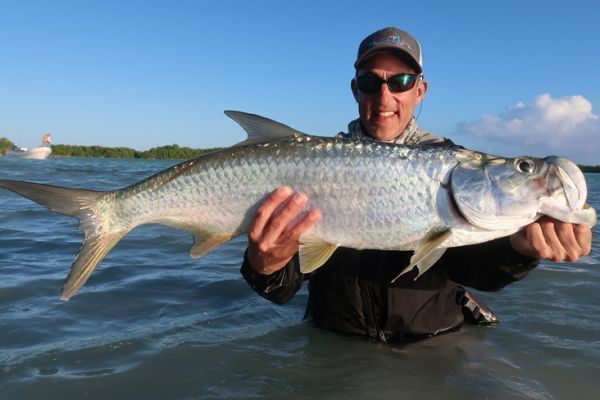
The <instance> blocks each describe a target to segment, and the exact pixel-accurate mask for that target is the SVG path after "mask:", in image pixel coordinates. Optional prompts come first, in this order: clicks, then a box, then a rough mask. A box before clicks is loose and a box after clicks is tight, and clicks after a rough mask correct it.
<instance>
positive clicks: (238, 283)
mask: <svg viewBox="0 0 600 400" xmlns="http://www.w3.org/2000/svg"><path fill="white" fill-rule="evenodd" d="M171 164H172V162H165V161H147V160H98V159H59V158H55V159H50V160H47V161H45V162H43V164H42V163H40V162H37V163H36V162H26V161H23V160H14V159H7V158H0V178H1V179H4V178H10V179H18V180H31V181H38V182H47V183H53V184H58V185H64V186H71V187H86V188H95V189H102V190H110V189H115V188H118V187H121V186H125V185H129V184H131V183H134V182H136V181H138V180H140V179H141V178H143V177H146V176H148V175H150V174H152V173H154V172H157V171H158V170H160V169H162V168H165V167H167V166H169V165H171ZM587 177H588V184H589V192H590V198H589V201H588V202H589V203H591V204H592V206H594V207H595V208H597V209H599V208H600V203H599V200H598V199H599V195H600V176H598V175H588V176H587ZM74 224H75V221H74V220H72V219H70V218H68V217H64V216H57V215H54V214H52V213H49V212H47V211H46V210H43V209H41V208H40V207H38V206H37V205H35V204H34V203H31V202H29V201H27V200H25V199H22V198H20V197H18V196H16V195H13V194H11V193H8V192H5V191H0V249H1V251H0V274H1V276H2V280H0V316H1V321H2V325H1V327H2V333H0V341H1V344H2V346H1V347H0V387H1V389H2V390H0V399H4V398H6V399H15V398H18V399H29V398H31V399H33V398H42V397H44V398H46V397H48V394H49V393H51V394H52V395H51V396H50V397H52V398H100V399H104V398H127V399H134V398H158V399H175V398H181V399H184V398H273V399H275V398H277V399H280V398H282V397H288V398H309V397H310V398H340V399H365V398H373V397H375V396H376V397H377V398H382V399H387V398H399V397H403V398H431V399H433V398H435V399H438V398H444V399H465V398H467V399H470V398H473V399H479V398H489V399H506V398H522V399H562V398H595V397H596V396H597V392H598V390H599V389H600V382H598V376H600V339H598V334H597V332H598V331H600V309H599V308H600V268H599V260H600V246H599V243H598V236H597V235H596V236H595V237H594V242H593V251H592V254H591V255H590V256H589V257H585V258H584V259H582V260H581V262H578V263H577V264H566V263H546V262H544V263H542V266H541V267H539V268H537V269H536V270H535V271H534V272H533V273H532V274H531V276H530V277H529V278H528V279H526V280H525V281H523V282H520V283H518V284H515V285H512V286H510V287H508V288H507V289H505V290H503V291H501V292H499V293H480V294H479V295H480V296H481V297H482V298H484V299H485V300H486V302H487V303H488V304H489V305H490V306H491V307H492V308H493V309H494V311H495V312H496V313H497V314H498V315H499V316H500V319H501V321H502V322H501V323H500V324H498V325H496V326H494V327H476V326H466V327H464V328H463V329H460V330H459V331H457V332H453V333H450V334H447V335H443V336H440V337H436V338H433V339H430V340H427V341H424V342H418V343H413V344H410V345H405V346H389V345H381V344H378V343H375V342H371V341H368V340H364V339H357V338H350V337H346V336H342V335H337V334H333V333H329V332H323V331H320V330H317V329H315V328H313V327H312V326H311V325H310V324H309V323H306V322H303V321H302V316H303V313H304V306H305V303H306V292H305V291H304V289H303V290H302V291H301V292H300V293H299V295H298V296H297V297H296V298H295V299H294V300H293V301H292V302H291V303H289V304H287V305H285V306H275V305H272V304H270V303H268V302H267V301H265V300H263V299H261V298H260V297H258V296H256V295H255V294H254V293H253V292H252V291H251V290H250V289H249V288H248V287H247V285H246V283H245V282H243V280H242V279H241V277H240V275H239V272H238V269H239V263H240V259H241V257H242V253H243V249H244V247H245V240H244V238H239V239H236V240H235V241H233V242H231V243H230V244H228V245H226V246H225V247H223V248H220V249H219V250H217V251H216V252H213V253H211V254H210V255H208V256H207V257H204V258H202V259H200V260H193V259H191V258H189V257H188V255H187V253H188V250H189V246H190V244H191V238H190V237H189V236H188V235H187V234H186V233H183V232H180V231H176V230H173V229H170V228H166V227H163V226H158V225H151V226H144V227H140V228H138V229H136V230H135V231H134V232H132V233H131V234H130V235H129V236H127V237H126V238H125V239H123V241H122V242H121V243H119V245H118V246H117V247H116V248H115V249H114V250H113V251H112V252H111V253H110V254H109V255H108V256H107V258H106V259H105V260H104V261H103V262H102V264H101V266H100V267H99V268H98V269H97V271H96V272H95V273H94V275H93V276H92V278H91V280H90V282H89V283H88V284H87V285H86V286H85V288H84V289H83V290H82V291H81V292H80V293H79V294H78V295H77V296H76V297H75V298H74V299H73V300H71V301H69V302H62V301H60V300H59V298H58V295H59V293H60V288H61V286H62V282H63V280H64V277H65V276H66V273H67V269H68V267H69V265H70V264H71V262H72V260H73V257H74V255H75V254H76V253H77V251H78V249H79V246H80V242H81V232H80V231H79V230H78V229H77V228H76V227H75V225H74ZM596 231H597V228H596Z"/></svg>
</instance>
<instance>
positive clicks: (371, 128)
mask: <svg viewBox="0 0 600 400" xmlns="http://www.w3.org/2000/svg"><path fill="white" fill-rule="evenodd" d="M354 66H355V68H356V75H355V78H354V79H352V82H351V88H352V93H353V95H354V98H355V99H356V102H357V103H358V111H359V116H360V118H359V119H357V120H355V121H352V122H351V123H350V124H349V125H348V133H347V134H340V135H341V136H343V137H350V138H354V139H357V138H365V139H368V138H371V139H375V140H380V141H386V142H395V143H400V144H407V145H424V146H431V145H433V146H443V145H449V144H452V142H451V141H449V140H447V139H444V138H439V137H435V136H433V135H432V134H430V133H428V132H424V131H422V130H421V129H420V128H419V127H418V125H417V122H416V120H415V119H414V117H413V111H414V108H415V106H417V105H418V104H419V103H420V102H421V101H422V100H423V97H424V96H425V94H426V92H427V81H425V80H424V78H423V75H422V73H423V69H422V59H421V48H420V45H419V43H418V42H417V41H416V40H415V39H414V38H412V37H411V36H410V35H409V34H408V33H406V32H404V31H402V30H400V29H397V28H385V29H382V30H380V31H377V32H375V33H373V34H371V35H369V36H368V37H367V38H365V39H364V40H363V41H362V42H361V44H360V46H359V49H358V56H357V60H356V63H355V64H354ZM307 200H308V199H307V196H306V194H304V193H294V192H293V191H292V189H290V188H286V187H283V188H279V189H277V190H276V191H274V192H273V193H271V195H269V196H268V197H267V198H266V199H265V201H264V202H263V204H262V205H261V206H260V208H259V209H258V211H257V213H256V216H255V218H254V220H253V222H252V224H251V226H250V230H249V233H248V241H249V242H248V249H247V251H246V255H245V257H244V263H243V264H242V268H241V272H242V274H243V276H244V277H245V279H246V280H247V281H248V283H249V284H250V285H251V286H252V287H253V288H254V290H255V291H256V292H257V293H259V294H260V295H261V296H263V297H265V298H267V299H269V300H271V301H273V302H276V303H285V302H286V301H288V300H289V299H291V298H292V297H293V296H294V294H295V293H296V291H297V290H298V289H299V288H300V286H301V284H302V282H303V280H305V279H309V300H308V306H307V315H310V316H311V317H312V320H313V322H314V323H315V324H316V325H317V326H319V327H321V328H324V329H329V330H333V331H337V332H343V333H349V334H359V335H366V336H369V337H373V338H377V339H380V340H383V341H389V340H405V339H413V338H423V337H429V336H431V335H435V334H438V333H442V332H447V331H449V330H452V329H455V328H457V327H458V326H460V324H461V323H462V322H463V321H464V319H465V316H466V317H467V318H470V319H472V320H475V321H478V322H494V321H496V319H495V316H494V315H493V314H492V313H491V312H489V310H487V308H486V307H485V306H484V305H483V304H481V303H480V302H479V301H478V300H477V299H475V298H474V297H473V296H470V295H469V294H468V293H466V292H465V291H464V289H462V287H460V286H458V285H459V284H460V285H464V286H469V287H473V288H476V289H479V290H499V289H501V288H502V287H504V286H505V285H507V284H509V283H511V282H514V281H517V280H520V279H523V278H524V277H525V276H526V275H527V274H528V273H529V271H530V270H531V269H533V268H534V267H535V266H536V265H537V264H538V262H539V259H540V258H548V259H551V260H554V261H563V260H567V261H576V260H577V259H578V257H580V256H582V255H587V254H589V252H590V249H591V230H590V228H588V227H586V226H579V225H573V224H568V223H563V222H559V221H556V220H553V219H550V218H542V219H541V220H539V221H537V222H535V223H533V224H531V225H529V226H527V227H526V228H525V229H523V230H522V231H520V232H518V233H516V234H514V235H512V236H511V237H508V238H501V239H497V240H494V241H491V242H487V243H482V244H479V245H474V246H464V247H459V248H451V249H448V250H447V251H446V253H445V254H444V256H443V257H442V258H441V259H440V260H439V261H438V262H437V263H436V264H435V265H434V266H433V267H432V268H431V269H430V270H429V271H427V272H426V273H425V274H423V275H422V276H421V277H420V278H419V279H418V280H416V281H414V277H415V276H416V271H413V272H412V273H408V274H405V275H403V276H402V277H401V278H400V279H398V280H397V281H396V282H394V283H391V281H392V279H393V278H394V277H395V276H396V275H397V274H398V273H399V272H400V271H402V269H403V268H405V267H406V265H408V261H409V259H410V256H411V254H412V252H407V251H381V250H362V251H361V250H356V249H349V248H338V249H337V250H336V252H335V253H334V254H333V256H332V257H331V258H330V259H329V260H328V261H327V262H326V263H325V264H324V265H323V266H322V267H321V268H320V269H318V270H316V271H315V272H313V273H312V274H310V276H303V274H301V273H300V272H299V265H298V256H297V251H298V246H299V243H298V239H299V237H300V235H301V234H302V233H304V232H305V231H307V230H308V229H310V228H311V227H312V226H313V225H314V224H316V223H317V222H318V221H319V220H320V218H321V214H320V211H319V210H318V209H313V210H309V211H308V212H306V213H305V214H304V215H303V216H302V217H301V218H300V219H299V222H295V221H298V218H297V217H298V216H300V215H301V214H300V213H302V212H303V211H302V210H303V209H304V207H305V206H306V204H307ZM340 201H343V199H341V200H340Z"/></svg>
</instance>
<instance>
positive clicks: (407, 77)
mask: <svg viewBox="0 0 600 400" xmlns="http://www.w3.org/2000/svg"><path fill="white" fill-rule="evenodd" d="M422 76H423V75H420V74H398V75H394V76H390V77H389V78H387V79H381V78H380V77H378V76H376V75H362V76H359V77H358V78H356V86H358V90H360V91H361V92H363V93H367V94H375V93H378V92H379V91H380V90H381V85H383V84H384V83H385V84H386V85H387V87H388V89H390V92H393V93H402V92H406V91H407V90H410V89H412V88H413V87H415V84H416V83H417V80H418V79H419V78H421V77H422Z"/></svg>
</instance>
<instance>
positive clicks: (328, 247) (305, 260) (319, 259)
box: [299, 237, 338, 274]
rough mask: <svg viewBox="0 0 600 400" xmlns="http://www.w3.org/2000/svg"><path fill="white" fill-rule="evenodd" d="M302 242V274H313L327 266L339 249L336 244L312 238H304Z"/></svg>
mask: <svg viewBox="0 0 600 400" xmlns="http://www.w3.org/2000/svg"><path fill="white" fill-rule="evenodd" d="M300 242H301V244H300V251H299V256H300V272H302V273H303V274H308V273H309V272H313V271H314V270H316V269H317V268H319V267H320V266H322V265H323V264H325V262H327V260H329V257H331V255H332V254H333V252H334V251H335V249H337V247H338V246H337V245H336V244H331V243H327V242H324V241H322V240H320V239H315V238H311V237H303V238H301V240H300Z"/></svg>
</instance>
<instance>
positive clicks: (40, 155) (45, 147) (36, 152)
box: [11, 133, 52, 160]
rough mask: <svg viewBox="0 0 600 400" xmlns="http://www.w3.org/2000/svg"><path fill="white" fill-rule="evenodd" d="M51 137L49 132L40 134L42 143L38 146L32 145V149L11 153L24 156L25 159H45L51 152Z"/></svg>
mask: <svg viewBox="0 0 600 400" xmlns="http://www.w3.org/2000/svg"><path fill="white" fill-rule="evenodd" d="M51 144H52V138H51V137H50V134H49V133H47V134H45V135H44V136H42V145H41V146H38V147H34V148H32V149H28V150H24V151H16V152H12V153H11V154H14V155H17V156H19V157H21V158H25V159H27V160H45V159H46V158H48V156H49V155H50V154H51V153H52V147H50V145H51Z"/></svg>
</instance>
